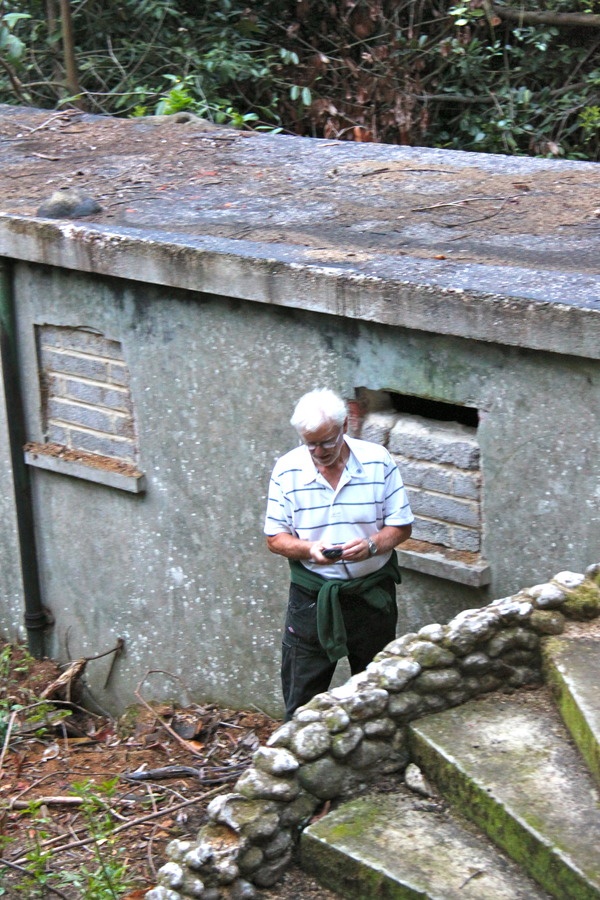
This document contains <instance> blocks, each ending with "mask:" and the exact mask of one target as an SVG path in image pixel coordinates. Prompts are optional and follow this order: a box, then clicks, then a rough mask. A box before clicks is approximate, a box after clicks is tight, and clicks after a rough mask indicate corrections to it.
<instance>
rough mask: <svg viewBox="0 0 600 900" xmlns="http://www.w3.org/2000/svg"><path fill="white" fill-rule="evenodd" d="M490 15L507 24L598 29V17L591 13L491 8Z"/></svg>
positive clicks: (509, 7) (503, 7) (502, 7)
mask: <svg viewBox="0 0 600 900" xmlns="http://www.w3.org/2000/svg"><path fill="white" fill-rule="evenodd" d="M490 11H491V13H492V15H494V16H498V18H499V19H505V20H506V21H507V22H517V24H519V25H521V24H523V23H525V24H527V25H556V26H557V27H558V28H561V27H562V26H565V27H568V28H573V27H575V28H600V16H598V15H595V14H593V13H561V12H548V11H545V10H544V11H537V10H530V9H513V7H511V6H492V7H491V8H490Z"/></svg>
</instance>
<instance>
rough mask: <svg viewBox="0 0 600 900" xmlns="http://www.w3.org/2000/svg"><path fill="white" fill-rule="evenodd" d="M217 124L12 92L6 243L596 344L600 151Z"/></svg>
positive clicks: (470, 328)
mask: <svg viewBox="0 0 600 900" xmlns="http://www.w3.org/2000/svg"><path fill="white" fill-rule="evenodd" d="M207 127H209V128H210V126H206V125H205V124H203V123H202V122H199V121H198V120H196V121H192V122H188V123H185V124H184V123H179V122H177V121H176V117H175V118H174V117H168V118H167V117H158V118H145V119H126V120H125V119H113V118H109V117H99V116H90V115H85V114H81V113H79V112H78V111H73V110H70V111H66V112H64V113H56V112H52V111H48V110H33V109H25V108H20V107H9V106H0V154H1V159H2V166H1V167H0V211H1V212H0V254H2V255H4V256H7V257H12V258H16V259H26V260H30V261H36V262H45V263H50V264H52V265H58V266H65V267H67V268H74V269H80V270H82V271H89V272H98V273H101V274H112V275H116V276H120V277H126V278H133V279H136V280H141V281H152V282H155V283H158V284H168V285H171V286H176V287H182V288H185V289H191V290H197V291H210V292H214V293H219V294H225V295H230V296H236V297H242V298H244V297H245V298H247V299H250V300H255V301H258V302H266V303H275V304H279V305H285V306H295V307H299V308H306V309H312V310H315V311H319V312H327V313H331V314H333V315H342V316H346V317H352V318H360V319H366V320H371V321H379V322H383V323H387V324H390V325H398V326H406V327H410V328H419V329H424V330H426V331H435V332H439V333H447V334H455V335H460V336H464V337H470V338H474V339H478V340H484V341H493V342H495V343H506V344H513V345H517V346H523V347H531V348H537V349H546V350H551V351H555V352H560V353H571V354H576V355H581V356H586V357H594V358H600V276H599V267H598V259H599V253H598V250H599V247H600V168H599V166H598V164H597V163H586V162H572V161H556V160H545V159H531V158H525V157H506V156H500V155H487V154H477V153H462V152H455V151H447V150H434V149H425V148H418V147H417V148H415V147H400V146H395V145H382V144H356V143H350V142H341V141H328V140H317V139H309V138H299V137H295V136H287V135H265V134H257V133H249V132H238V131H234V130H231V129H220V130H219V129H213V130H207ZM63 187H78V188H79V189H80V190H81V191H83V192H84V193H85V194H87V195H89V196H91V197H93V198H94V199H96V200H97V201H98V202H99V203H100V205H101V207H102V212H101V213H99V214H97V215H94V216H91V217H87V218H85V219H78V220H65V219H61V220H51V219H40V218H39V217H38V216H37V210H38V207H39V205H40V203H41V202H42V201H43V200H45V199H46V198H47V197H49V196H50V194H51V193H52V192H53V191H55V190H57V189H58V188H63Z"/></svg>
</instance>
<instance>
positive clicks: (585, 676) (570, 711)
mask: <svg viewBox="0 0 600 900" xmlns="http://www.w3.org/2000/svg"><path fill="white" fill-rule="evenodd" d="M544 643H545V645H544V649H543V658H544V675H545V678H546V681H547V682H548V683H549V684H550V686H551V687H552V688H553V692H554V695H555V699H556V702H557V705H558V708H559V710H560V714H561V716H562V717H563V720H564V721H565V723H566V725H567V727H568V729H569V731H570V732H571V735H572V737H573V740H574V741H575V743H576V744H577V746H578V747H579V750H580V752H581V754H582V756H583V758H584V759H585V761H586V762H587V764H588V766H589V768H590V771H591V772H592V775H593V776H594V777H595V779H596V781H597V782H599V783H600V692H599V691H598V685H600V641H598V639H594V638H591V637H577V638H575V637H565V636H560V637H554V638H548V639H546V641H545V642H544Z"/></svg>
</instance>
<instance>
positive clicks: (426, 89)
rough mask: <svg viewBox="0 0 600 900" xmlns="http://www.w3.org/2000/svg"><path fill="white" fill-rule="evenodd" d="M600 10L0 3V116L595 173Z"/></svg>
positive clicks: (489, 1)
mask: <svg viewBox="0 0 600 900" xmlns="http://www.w3.org/2000/svg"><path fill="white" fill-rule="evenodd" d="M597 7H598V3H597V2H595V0H542V2H537V0H495V2H494V0H418V2H414V0H400V2H398V0H284V2H280V0H261V2H257V3H253V4H243V3H241V2H239V3H238V2H236V0H201V2H197V3H196V2H191V0H141V2H139V0H124V2H123V3H120V4H118V5H114V4H104V3H102V2H101V0H75V2H72V3H68V2H65V0H45V2H42V0H12V2H9V0H2V2H0V11H1V14H2V18H1V20H0V100H2V101H3V102H9V103H15V102H18V103H23V104H27V105H36V106H42V107H48V108H55V107H60V106H64V105H79V106H81V107H83V108H85V109H87V110H88V111H91V112H98V113H103V114H110V115H136V114H138V115H139V114H153V113H159V114H164V113H173V112H179V111H181V110H189V111H192V112H195V113H196V114H198V115H201V116H203V117H207V118H209V119H212V120H213V121H216V122H219V123H226V124H233V125H235V126H237V127H243V128H262V129H278V128H281V129H283V130H285V131H288V132H291V133H295V134H300V135H305V136H314V137H325V138H333V139H336V140H355V141H381V142H385V143H397V144H408V145H422V146H435V147H445V148H456V149H462V150H481V151H485V152H491V153H510V154H529V155H542V156H557V157H559V156H563V157H568V158H576V159H577V158H578V159H598V158H599V154H600V58H599V57H600V54H599V50H600V12H599V10H598V8H597Z"/></svg>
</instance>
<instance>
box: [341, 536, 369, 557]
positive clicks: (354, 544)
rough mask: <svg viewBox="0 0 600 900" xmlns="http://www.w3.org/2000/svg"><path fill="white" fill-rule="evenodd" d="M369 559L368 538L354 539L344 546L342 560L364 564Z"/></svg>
mask: <svg viewBox="0 0 600 900" xmlns="http://www.w3.org/2000/svg"><path fill="white" fill-rule="evenodd" d="M368 558H369V541H368V540H367V538H354V539H353V540H352V541H348V543H347V544H344V552H343V553H342V559H343V560H345V561H346V562H362V561H363V560H364V559H368Z"/></svg>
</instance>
